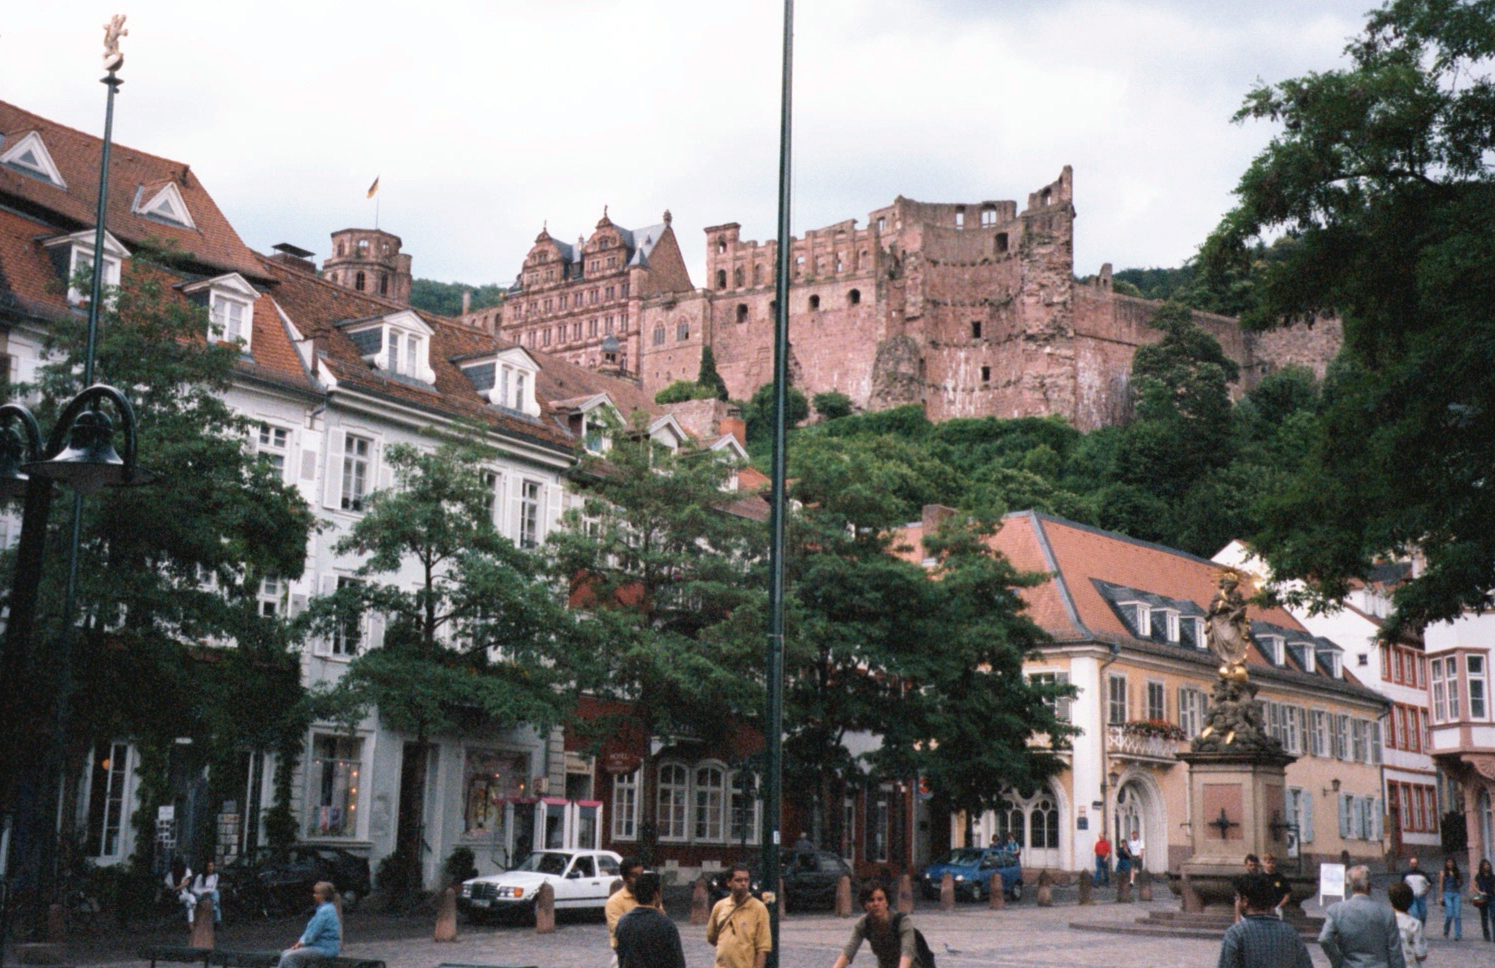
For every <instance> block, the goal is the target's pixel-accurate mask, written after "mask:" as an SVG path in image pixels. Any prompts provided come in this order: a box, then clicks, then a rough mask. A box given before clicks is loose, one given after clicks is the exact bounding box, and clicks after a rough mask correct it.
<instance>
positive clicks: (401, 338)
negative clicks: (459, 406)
mask: <svg viewBox="0 0 1495 968" xmlns="http://www.w3.org/2000/svg"><path fill="white" fill-rule="evenodd" d="M347 333H348V336H349V338H350V339H352V340H353V344H354V345H355V346H357V347H358V353H359V355H360V356H362V357H363V359H364V362H366V363H368V364H369V365H371V366H373V367H374V368H375V369H378V370H382V371H384V372H385V373H389V374H392V375H394V376H400V377H404V378H406V379H409V380H417V381H419V382H421V383H435V382H436V374H435V372H434V371H433V370H432V369H431V358H430V345H431V328H430V327H429V326H427V325H426V324H425V322H424V321H422V320H421V318H420V316H419V315H417V314H416V313H413V312H410V311H408V310H407V311H404V312H398V313H394V314H392V315H389V316H382V317H379V318H377V319H372V320H360V321H358V322H357V323H352V324H347Z"/></svg>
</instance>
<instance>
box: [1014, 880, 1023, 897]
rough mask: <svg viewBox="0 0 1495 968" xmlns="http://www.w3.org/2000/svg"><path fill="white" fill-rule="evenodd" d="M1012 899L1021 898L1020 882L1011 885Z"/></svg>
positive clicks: (1021, 887) (1021, 886)
mask: <svg viewBox="0 0 1495 968" xmlns="http://www.w3.org/2000/svg"><path fill="white" fill-rule="evenodd" d="M1012 899H1013V900H1014V901H1021V900H1022V899H1023V885H1022V883H1021V882H1019V883H1017V884H1014V885H1012Z"/></svg>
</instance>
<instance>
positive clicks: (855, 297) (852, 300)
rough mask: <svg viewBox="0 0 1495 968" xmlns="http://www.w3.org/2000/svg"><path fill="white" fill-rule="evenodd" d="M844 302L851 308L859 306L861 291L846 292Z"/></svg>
mask: <svg viewBox="0 0 1495 968" xmlns="http://www.w3.org/2000/svg"><path fill="white" fill-rule="evenodd" d="M846 302H847V303H848V304H849V305H852V306H860V305H861V304H862V290H860V289H853V290H852V291H851V292H848V293H847V294H846Z"/></svg>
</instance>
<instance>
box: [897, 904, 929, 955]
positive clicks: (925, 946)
mask: <svg viewBox="0 0 1495 968" xmlns="http://www.w3.org/2000/svg"><path fill="white" fill-rule="evenodd" d="M902 925H903V915H902V914H895V915H893V934H894V935H895V936H896V935H898V934H899V929H900V928H901V927H902ZM914 954H915V955H916V958H915V960H916V961H918V963H919V964H920V965H921V966H922V968H935V966H934V952H933V951H932V950H931V949H930V947H929V942H928V941H926V940H924V932H923V931H920V930H919V929H918V928H914Z"/></svg>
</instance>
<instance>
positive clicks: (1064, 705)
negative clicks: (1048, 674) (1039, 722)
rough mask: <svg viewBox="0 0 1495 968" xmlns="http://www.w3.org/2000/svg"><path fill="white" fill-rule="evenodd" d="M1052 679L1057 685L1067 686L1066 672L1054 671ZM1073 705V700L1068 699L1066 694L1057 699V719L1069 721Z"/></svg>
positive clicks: (1067, 674) (1067, 676)
mask: <svg viewBox="0 0 1495 968" xmlns="http://www.w3.org/2000/svg"><path fill="white" fill-rule="evenodd" d="M1054 681H1055V682H1056V683H1058V684H1059V685H1061V686H1067V685H1069V673H1067V672H1056V673H1054ZM1073 706H1074V700H1073V699H1070V698H1069V697H1067V696H1066V697H1064V698H1062V699H1060V700H1059V709H1058V713H1059V719H1060V721H1061V722H1066V723H1067V722H1069V721H1070V717H1071V715H1072V707H1073Z"/></svg>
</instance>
